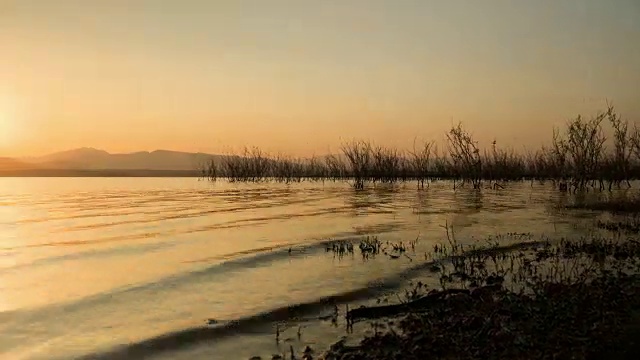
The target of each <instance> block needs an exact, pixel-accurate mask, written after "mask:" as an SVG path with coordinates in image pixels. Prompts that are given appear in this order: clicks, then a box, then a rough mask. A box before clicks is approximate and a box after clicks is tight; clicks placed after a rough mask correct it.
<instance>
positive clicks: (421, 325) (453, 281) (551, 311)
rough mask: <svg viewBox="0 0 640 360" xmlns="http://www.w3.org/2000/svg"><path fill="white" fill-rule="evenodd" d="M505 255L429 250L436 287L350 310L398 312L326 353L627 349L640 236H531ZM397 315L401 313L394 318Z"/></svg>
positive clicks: (469, 355)
mask: <svg viewBox="0 0 640 360" xmlns="http://www.w3.org/2000/svg"><path fill="white" fill-rule="evenodd" d="M530 246H531V247H532V248H529V249H527V248H526V247H522V248H521V249H520V250H517V251H511V252H505V251H504V249H503V248H498V247H496V246H495V244H488V245H486V246H474V247H467V248H465V247H463V246H460V245H458V244H457V243H456V242H455V240H453V239H452V236H450V238H449V242H448V243H447V244H445V245H439V246H438V247H436V249H435V250H436V259H437V264H438V269H436V270H435V271H437V273H438V274H439V276H440V279H441V287H442V288H441V289H438V290H431V291H428V290H424V285H423V284H421V283H419V284H417V285H416V288H415V289H414V290H413V291H411V292H409V293H408V295H409V298H408V299H407V301H406V302H404V303H403V304H397V305H385V306H380V307H371V308H361V309H354V310H351V311H350V315H351V320H354V319H353V318H354V315H358V316H360V318H364V319H366V318H368V317H370V318H379V317H380V315H383V316H384V315H385V313H386V314H393V315H392V316H389V317H391V318H395V319H394V320H393V321H391V322H390V323H389V325H388V326H387V330H385V331H380V332H378V331H376V333H375V335H374V336H370V337H367V338H365V339H364V340H363V341H362V342H361V345H360V346H356V347H347V346H345V345H344V342H339V343H337V344H335V345H334V346H333V347H332V348H331V350H330V351H328V352H327V353H326V354H325V358H326V359H489V358H493V359H502V358H505V359H506V358H509V359H557V358H566V359H590V358H601V357H603V356H609V355H610V354H613V353H616V352H618V353H619V352H621V351H623V352H624V351H625V350H629V351H631V353H633V351H635V350H634V349H630V348H629V344H628V343H627V342H626V340H627V337H628V334H629V331H630V330H629V329H630V327H629V324H630V323H631V324H640V314H639V313H638V312H637V310H636V309H637V308H638V306H640V277H639V276H638V275H636V274H638V273H639V270H640V242H638V241H635V240H627V241H615V240H613V239H606V238H602V237H593V238H584V239H580V240H577V241H568V240H562V241H560V242H558V243H551V242H548V241H545V242H542V243H537V242H531V243H530ZM398 313H401V315H400V316H399V315H398Z"/></svg>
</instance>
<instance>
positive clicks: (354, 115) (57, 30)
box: [0, 0, 640, 157]
mask: <svg viewBox="0 0 640 360" xmlns="http://www.w3.org/2000/svg"><path fill="white" fill-rule="evenodd" d="M0 24H1V25H0V43H1V44H2V53H1V56H0V71H1V72H2V74H3V79H2V82H0V156H8V157H26V156H39V155H43V154H48V153H53V152H58V151H65V150H70V149H75V148H81V147H93V148H96V149H102V150H105V151H108V152H110V153H130V152H136V151H153V150H156V149H167V150H173V151H184V152H203V153H212V154H220V153H225V152H229V151H233V150H238V149H240V148H242V147H243V146H258V147H260V148H262V149H264V150H266V151H269V152H271V153H278V152H282V153H287V154H290V155H292V156H310V155H312V154H316V155H321V154H326V153H330V152H336V151H337V150H338V149H339V147H340V144H341V142H342V141H344V140H350V139H353V138H361V139H369V140H371V141H374V142H376V143H378V144H380V145H385V146H392V147H398V148H405V149H406V148H410V147H411V145H412V143H413V140H414V138H418V139H433V140H440V139H442V138H443V136H444V132H445V131H446V130H447V129H448V128H449V127H450V126H451V125H452V124H453V123H457V122H459V121H461V122H462V123H463V125H464V126H465V127H466V128H467V129H469V130H470V131H471V132H472V133H473V134H474V135H475V136H476V138H477V139H478V140H479V141H480V142H481V143H483V144H485V145H487V144H488V143H490V142H491V141H492V140H493V139H494V138H497V140H498V142H499V144H501V145H504V146H508V147H513V148H516V149H520V148H521V147H523V146H525V147H530V148H537V147H539V145H540V144H542V143H543V142H545V141H547V140H548V139H549V138H550V136H551V131H552V127H553V126H554V125H560V124H562V123H564V122H565V121H566V120H567V119H568V118H571V117H574V116H575V115H577V114H582V115H584V116H587V117H588V116H591V115H593V114H594V113H595V112H596V111H597V110H603V109H604V108H605V106H606V99H608V100H609V101H612V102H613V104H614V105H615V106H616V109H617V110H618V112H619V113H621V114H622V116H623V118H625V119H628V120H630V121H632V122H634V121H636V120H637V119H638V118H639V116H638V115H640V104H638V102H637V99H638V90H639V88H638V84H640V46H639V45H638V44H640V3H637V2H634V1H633V0H619V1H615V2H610V3H609V2H605V1H595V0H592V1H564V2H556V1H538V2H527V1H515V2H510V1H486V2H481V3H480V2H473V1H449V2H446V3H444V2H436V1H417V0H416V1H413V0H405V1H397V2H392V1H377V0H371V1H364V0H352V1H323V2H312V1H269V2H260V1H207V2H205V1H180V2H178V1H137V2H135V3H133V4H132V3H129V2H127V1H115V0H114V1H93V2H82V1H70V0H69V1H62V0H61V1H56V2H46V3H45V2H38V1H10V0H9V1H7V0H5V1H0Z"/></svg>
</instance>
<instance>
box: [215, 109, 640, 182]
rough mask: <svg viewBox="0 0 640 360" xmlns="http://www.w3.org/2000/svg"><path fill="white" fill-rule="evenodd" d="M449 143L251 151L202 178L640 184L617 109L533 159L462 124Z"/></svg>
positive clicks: (634, 136)
mask: <svg viewBox="0 0 640 360" xmlns="http://www.w3.org/2000/svg"><path fill="white" fill-rule="evenodd" d="M606 125H608V127H607V129H608V131H605V126H606ZM607 133H609V137H607ZM446 140H447V141H446V149H445V150H444V151H439V149H438V148H437V146H436V145H435V143H434V142H432V141H427V142H425V143H423V144H422V145H420V146H418V144H416V145H415V146H414V149H413V151H408V152H407V151H400V150H397V149H392V148H387V147H383V146H377V145H375V144H372V143H371V142H368V141H352V142H347V143H344V144H343V145H342V147H341V154H340V155H329V156H326V157H322V158H317V157H316V158H312V159H294V158H289V157H286V156H270V155H269V154H266V153H265V152H263V151H262V150H260V149H258V148H246V149H245V150H244V152H243V153H242V154H239V155H229V156H225V157H223V158H222V159H221V160H220V161H218V162H214V161H211V162H210V163H209V164H207V165H206V166H204V168H203V170H202V174H203V176H204V177H207V178H209V179H210V180H212V181H215V180H216V179H218V178H226V179H228V180H229V181H231V182H263V181H277V182H283V183H292V182H301V181H303V180H306V181H349V182H351V184H352V185H353V187H354V188H356V189H363V188H364V187H365V186H367V184H374V185H375V184H376V183H387V184H393V183H397V182H406V181H416V182H418V186H419V187H425V186H428V185H429V182H431V181H435V180H438V179H448V180H453V181H454V187H460V186H465V185H466V184H469V185H470V186H472V187H474V188H482V187H483V186H485V185H483V182H488V183H489V185H488V186H489V187H492V188H500V187H502V186H503V185H502V184H503V183H504V182H508V181H522V180H529V181H532V182H533V181H540V182H544V181H551V182H553V184H554V186H556V187H557V188H558V189H560V190H568V191H578V190H589V189H597V190H607V189H608V190H611V189H612V187H614V186H616V187H620V186H627V187H630V186H631V184H630V180H634V179H639V178H640V129H638V128H637V127H634V128H633V129H630V128H629V124H628V122H627V121H626V120H622V118H621V117H620V115H618V114H617V113H616V111H615V110H614V108H613V107H612V106H609V107H608V109H607V111H605V112H601V113H598V114H597V115H596V116H595V117H593V118H591V119H589V120H587V119H584V118H583V117H581V116H577V117H576V118H574V119H572V120H569V121H568V122H567V123H566V126H565V128H564V129H563V131H560V129H554V131H553V136H552V139H551V142H550V145H548V146H543V147H542V148H541V149H539V150H537V151H535V152H528V153H525V154H521V153H517V152H516V151H514V150H513V149H502V148H499V147H498V145H497V143H496V141H493V143H492V144H491V146H490V147H489V148H484V149H482V148H481V147H480V145H479V144H478V142H477V141H476V140H474V138H473V136H472V134H471V133H469V132H468V131H467V130H466V129H464V128H463V126H462V124H458V125H456V126H454V127H452V128H451V129H450V130H449V131H448V132H447V133H446ZM607 142H609V143H607Z"/></svg>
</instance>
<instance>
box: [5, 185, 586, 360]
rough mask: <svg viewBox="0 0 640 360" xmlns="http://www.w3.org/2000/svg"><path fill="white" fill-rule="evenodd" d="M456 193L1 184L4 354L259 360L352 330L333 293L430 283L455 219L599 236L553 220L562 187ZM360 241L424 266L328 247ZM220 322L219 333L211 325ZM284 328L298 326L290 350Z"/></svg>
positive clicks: (358, 296)
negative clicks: (340, 316) (400, 249)
mask: <svg viewBox="0 0 640 360" xmlns="http://www.w3.org/2000/svg"><path fill="white" fill-rule="evenodd" d="M451 185H452V184H451V183H448V182H440V183H434V184H432V185H431V187H430V188H429V189H425V190H420V191H418V190H417V189H416V186H415V184H406V185H400V186H396V187H394V188H390V187H379V188H376V189H370V190H366V191H360V192H356V191H354V190H353V189H351V188H350V187H349V186H348V184H341V183H325V184H324V185H323V184H312V183H302V184H295V185H278V184H258V185H255V184H251V185H247V184H228V183H225V182H218V183H209V182H206V181H198V180H197V179H188V178H187V179H185V178H180V179H171V178H162V179H153V178H152V179H148V178H147V179H145V178H3V179H0V357H1V358H3V359H15V360H19V359H71V358H86V359H89V358H97V359H116V358H135V359H139V358H150V359H200V358H202V359H236V358H237V359H248V358H249V357H250V356H252V355H261V356H263V357H264V358H270V357H271V354H274V353H282V351H283V349H284V350H286V351H287V352H288V349H289V344H292V345H293V346H294V347H295V348H296V349H301V348H304V346H305V345H307V344H311V346H312V347H314V348H323V347H325V346H327V345H329V344H330V343H333V342H335V341H336V340H338V339H339V337H340V336H343V335H344V329H343V328H342V327H337V328H336V327H333V326H332V325H331V324H330V322H329V321H323V320H318V316H322V315H326V314H327V313H331V312H332V309H333V306H329V305H327V304H324V303H322V302H321V301H320V299H321V298H323V297H326V296H332V295H337V296H338V298H337V299H338V302H339V307H340V309H342V308H343V307H344V306H345V304H351V305H350V306H357V305H358V304H360V303H362V302H368V301H373V300H375V299H376V298H378V297H380V296H384V294H391V293H393V292H394V291H397V290H399V289H401V288H402V286H403V285H406V282H407V281H408V280H409V278H410V277H412V276H429V275H426V274H423V273H420V272H418V271H413V270H415V269H416V268H417V267H418V266H419V265H420V264H421V263H424V261H425V260H424V252H425V251H430V250H431V249H432V246H433V245H434V244H435V243H437V242H441V241H443V240H444V239H445V231H444V229H443V227H442V226H444V225H445V224H446V223H448V224H449V225H453V227H454V231H455V236H456V238H457V240H458V241H459V242H462V243H469V242H473V241H477V240H478V239H484V238H485V237H487V236H496V235H497V234H504V233H508V232H519V233H522V232H530V233H532V234H533V235H534V238H535V237H537V236H539V235H546V236H550V237H557V238H560V237H563V236H575V235H576V234H578V235H579V234H584V233H585V232H587V231H591V230H588V229H589V228H590V226H589V225H590V224H591V223H592V222H593V217H594V216H595V215H593V214H589V213H588V212H571V213H563V214H559V213H558V212H557V211H556V210H554V207H555V206H557V205H558V204H561V203H563V202H566V201H570V200H571V199H569V198H568V197H569V195H566V194H564V195H563V194H559V193H557V192H556V191H553V189H552V188H551V186H545V185H539V184H534V185H533V186H532V185H531V184H530V183H517V184H509V185H507V188H506V189H504V190H490V189H485V190H483V191H482V192H478V191H473V190H471V189H459V190H457V191H453V190H452V186H451ZM363 235H364V236H366V235H377V236H378V237H379V239H380V240H381V241H383V242H386V241H393V242H398V241H404V242H405V243H407V242H409V241H411V240H414V239H416V237H418V238H419V242H418V246H417V248H416V251H415V253H414V252H412V251H409V253H408V255H409V257H410V258H411V260H410V259H409V257H406V258H400V259H396V260H391V259H389V258H388V257H385V256H378V257H376V258H375V259H372V260H369V261H363V260H362V258H361V257H359V256H358V255H357V254H356V256H355V257H350V256H347V257H345V258H343V259H336V258H334V256H333V254H332V253H331V252H330V253H327V252H325V245H324V244H323V241H326V240H327V239H329V238H331V239H352V240H354V241H358V239H360V238H361V237H362V236H363ZM502 241H504V242H509V241H517V239H513V238H503V239H502ZM289 248H291V253H289V251H288V250H289ZM373 285H376V286H373ZM300 303H302V304H307V305H308V306H306V307H305V308H304V309H303V310H304V311H301V312H300V313H299V314H295V315H296V317H297V318H296V319H295V320H294V319H288V318H289V317H293V315H294V314H290V313H288V312H287V311H285V310H282V309H286V307H287V306H288V305H291V304H300ZM278 309H280V311H278ZM260 314H262V315H260ZM257 315H260V316H257ZM209 318H215V319H217V320H219V321H220V322H221V325H220V326H219V327H217V328H215V329H207V327H206V323H205V322H206V320H207V319H209ZM274 319H277V320H283V321H284V320H287V319H288V320H289V321H285V322H283V323H282V325H281V326H282V327H281V329H282V335H281V339H282V340H283V341H282V342H281V343H280V344H276V342H275V335H274V334H275V325H274V323H273V321H272V320H274ZM233 320H237V321H238V322H237V323H234V324H235V326H233V327H228V328H227V327H224V325H225V324H226V323H227V322H228V321H233ZM299 326H302V331H301V332H302V336H301V338H300V339H298V337H297V332H298V327H299ZM359 331H360V332H359V333H357V334H355V335H361V332H366V331H368V330H367V329H365V328H364V327H363V328H361V329H359Z"/></svg>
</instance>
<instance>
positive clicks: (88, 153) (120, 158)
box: [20, 148, 222, 171]
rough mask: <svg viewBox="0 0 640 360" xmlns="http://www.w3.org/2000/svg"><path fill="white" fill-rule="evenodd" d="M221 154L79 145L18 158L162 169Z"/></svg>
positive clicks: (54, 164)
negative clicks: (123, 150)
mask: <svg viewBox="0 0 640 360" xmlns="http://www.w3.org/2000/svg"><path fill="white" fill-rule="evenodd" d="M221 157H222V156H220V155H212V154H204V153H188V152H179V151H168V150H156V151H152V152H147V151H141V152H135V153H128V154H110V153H108V152H106V151H104V150H98V149H93V148H80V149H75V150H69V151H62V152H57V153H54V154H50V155H45V156H41V157H33V158H24V159H20V161H21V162H22V163H25V164H29V165H31V166H34V167H37V168H39V169H48V170H60V169H65V170H70V169H72V170H154V171H156V170H162V171H194V170H199V169H201V168H202V166H203V164H206V163H208V162H209V161H210V160H211V159H214V160H220V159H221Z"/></svg>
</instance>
